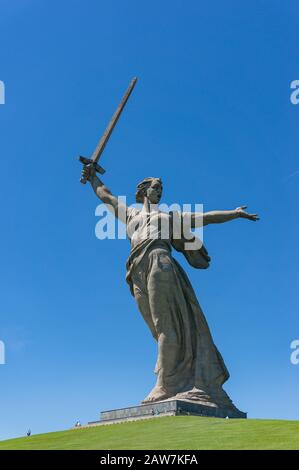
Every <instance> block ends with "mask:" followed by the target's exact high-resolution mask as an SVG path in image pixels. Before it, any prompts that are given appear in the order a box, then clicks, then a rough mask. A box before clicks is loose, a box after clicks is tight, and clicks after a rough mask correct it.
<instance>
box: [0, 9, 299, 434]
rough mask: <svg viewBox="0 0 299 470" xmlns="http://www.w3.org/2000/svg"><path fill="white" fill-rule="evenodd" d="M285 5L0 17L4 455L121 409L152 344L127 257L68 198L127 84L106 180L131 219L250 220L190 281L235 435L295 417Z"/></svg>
mask: <svg viewBox="0 0 299 470" xmlns="http://www.w3.org/2000/svg"><path fill="white" fill-rule="evenodd" d="M298 43H299V13H298V2H297V1H295V0H288V1H287V2H283V1H278V0H250V1H249V0H247V1H243V2H240V1H238V0H226V1H225V2H224V1H222V0H213V1H210V2H206V1H203V0H188V1H186V0H184V1H183V0H164V1H160V0H151V1H150V2H148V1H144V0H125V1H122V0H109V1H103V0H97V1H96V0H84V1H83V0H80V1H79V0H59V1H58V0H51V1H50V0H43V1H39V0H23V1H20V0H1V1H0V80H2V81H3V82H4V83H5V86H6V103H5V105H1V106H0V154H1V234H0V237H1V261H0V263H1V264H0V266H1V270H0V290H1V295H0V340H2V341H4V343H5V345H6V364H5V365H0V438H1V439H5V438H9V437H13V436H19V435H24V434H25V433H26V431H27V429H28V428H31V430H32V432H33V433H39V432H47V431H54V430H61V429H66V428H69V427H71V426H72V425H73V424H74V422H75V421H76V420H77V419H80V420H81V421H82V423H84V422H87V421H91V420H96V419H98V417H99V412H100V411H101V410H105V409H113V408H119V407H125V406H130V405H135V404H137V403H139V402H140V401H141V400H142V399H143V398H144V397H145V396H146V395H147V394H148V392H149V391H150V390H151V388H152V387H153V385H154V383H155V376H154V373H153V369H154V365H155V360H156V354H157V351H156V344H155V343H154V341H153V339H152V337H151V335H150V333H149V331H148V329H147V327H146V325H145V324H144V322H143V320H142V318H141V315H140V314H139V312H138V310H137V307H136V305H135V301H134V299H133V297H132V296H131V295H130V294H129V289H128V286H127V284H126V282H125V261H126V258H127V256H128V254H129V242H128V241H127V240H102V241H100V240H98V239H97V238H96V237H95V233H94V229H95V224H96V222H97V220H98V219H97V217H96V216H95V208H96V205H97V203H98V202H99V201H98V200H97V199H96V197H95V196H94V194H93V192H92V190H91V188H90V187H89V185H87V186H86V187H85V186H83V185H80V183H79V176H80V170H81V168H80V164H79V162H78V161H77V156H78V155H79V154H83V155H87V156H88V155H89V154H91V152H92V151H93V149H94V147H95V145H96V143H97V140H98V139H99V137H100V136H101V134H102V132H103V130H104V129H105V126H106V124H107V122H108V120H109V119H110V117H111V115H112V113H113V111H114V110H115V108H116V106H117V104H118V102H119V100H120V98H121V96H122V94H123V93H124V91H125V89H126V87H127V86H128V83H129V81H130V80H131V78H132V77H133V76H135V75H137V76H138V77H139V82H138V84H137V86H136V88H135V90H134V93H133V95H132V97H131V99H130V101H129V103H128V105H127V107H126V109H125V111H124V113H123V115H122V117H121V119H120V121H119V123H118V125H117V128H116V129H115V132H114V133H113V135H112V137H111V140H110V142H109V144H108V145H107V147H106V149H105V152H104V154H103V158H102V165H103V166H104V167H105V168H106V170H107V172H106V174H105V175H104V177H103V180H104V181H105V183H106V184H107V186H108V187H109V188H110V189H111V190H112V191H113V192H115V193H116V194H121V195H126V196H127V198H128V203H129V204H131V203H133V202H134V193H135V187H136V184H137V183H138V182H139V181H140V180H141V179H142V178H144V177H146V176H151V175H154V176H161V177H162V179H163V183H164V194H163V202H167V203H172V202H178V203H203V204H204V209H205V210H213V209H234V208H235V207H237V206H239V205H241V204H248V206H249V207H248V209H249V210H251V211H253V212H255V211H257V212H259V214H260V216H261V221H260V222H257V223H253V222H249V221H245V220H237V221H233V222H231V223H228V224H224V225H213V226H208V227H207V228H206V229H205V232H204V240H205V244H206V246H207V248H208V250H209V253H210V255H211V257H212V263H211V267H210V269H209V270H207V271H205V270H195V269H192V268H190V267H189V266H187V264H186V262H185V260H184V259H183V258H182V257H181V256H180V255H176V256H177V259H178V260H179V261H180V262H181V263H182V265H183V267H184V268H185V269H186V271H187V273H188V275H189V277H190V280H191V281H192V284H193V286H194V288H195V290H196V292H197V295H198V298H199V301H200V303H201V305H202V307H203V310H204V312H205V314H206V317H207V320H208V322H209V325H210V327H211V330H212V334H213V337H214V341H215V343H216V344H217V346H218V348H219V350H220V351H221V353H222V355H223V357H224V359H225V362H226V364H227V367H228V369H229V371H230V373H231V378H230V379H229V381H228V382H227V383H226V386H225V389H226V390H227V392H228V393H229V394H230V396H231V397H232V399H233V401H234V402H235V404H236V405H237V406H238V407H239V408H240V409H241V410H244V411H247V412H248V417H249V418H281V419H299V403H298V380H299V365H298V366H295V365H292V364H291V362H290V355H291V349H290V343H291V341H293V340H294V339H299V321H298V261H299V250H298V237H299V221H298V196H299V191H298V185H299V160H298V142H299V140H298V137H299V131H298V122H299V105H297V106H296V105H293V104H291V101H290V93H291V90H290V83H291V81H292V80H296V79H299V62H298Z"/></svg>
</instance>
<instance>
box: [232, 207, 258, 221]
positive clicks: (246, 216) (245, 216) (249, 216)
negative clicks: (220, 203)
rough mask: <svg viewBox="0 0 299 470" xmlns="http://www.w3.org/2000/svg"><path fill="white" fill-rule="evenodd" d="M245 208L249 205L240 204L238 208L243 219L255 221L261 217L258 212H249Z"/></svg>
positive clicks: (239, 215)
mask: <svg viewBox="0 0 299 470" xmlns="http://www.w3.org/2000/svg"><path fill="white" fill-rule="evenodd" d="M245 209H247V206H240V207H237V208H236V212H237V214H238V217H241V218H243V219H249V220H253V221H254V222H256V221H257V220H259V219H260V218H259V216H258V214H248V212H246V211H245Z"/></svg>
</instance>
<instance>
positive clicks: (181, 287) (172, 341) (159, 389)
mask: <svg viewBox="0 0 299 470" xmlns="http://www.w3.org/2000/svg"><path fill="white" fill-rule="evenodd" d="M135 82H136V79H135ZM134 85H135V83H134V84H133V86H134ZM131 91H132V84H131V90H130V92H131ZM127 97H128V92H127ZM126 99H127V98H126ZM122 108H123V106H122ZM122 108H121V109H122ZM120 112H121V111H120ZM120 112H119V114H120ZM119 114H118V116H117V117H116V118H117V119H118V117H119ZM114 121H115V115H114ZM114 125H115V122H114V123H113V126H114ZM108 127H109V126H108ZM110 128H111V124H110ZM107 129H108V128H107ZM111 130H112V129H111ZM111 130H110V133H109V132H107V131H106V133H104V137H105V135H106V137H107V134H108V138H109V135H110V134H111ZM101 142H102V143H101ZM106 142H107V138H106V140H105V139H104V142H103V138H102V139H101V141H100V143H99V145H98V147H97V149H96V151H95V153H94V155H93V158H92V160H89V159H85V158H84V157H80V160H81V162H82V163H83V164H84V166H83V170H82V175H81V182H83V183H86V182H87V181H89V182H90V184H91V186H92V188H93V190H94V192H95V194H96V195H97V197H98V198H99V199H100V200H101V201H102V202H103V203H105V204H106V205H107V207H108V208H109V209H110V210H112V211H113V213H114V214H115V216H116V217H119V218H120V219H121V220H122V221H123V222H125V223H126V224H127V233H128V237H129V239H130V242H131V253H130V256H129V258H128V261H127V275H126V279H127V282H128V284H129V286H130V290H131V293H132V295H133V296H134V298H135V300H136V303H137V306H138V308H139V310H140V313H141V315H142V316H143V318H144V320H145V322H146V324H147V326H148V328H149V329H150V331H151V333H152V335H153V337H154V339H155V340H156V341H157V343H158V358H157V363H156V367H155V373H156V374H157V382H156V385H155V387H154V388H153V390H151V392H150V393H149V394H148V396H147V397H146V398H145V399H144V400H143V402H142V403H144V404H147V403H154V402H158V401H163V400H168V399H171V398H175V399H181V400H192V401H195V402H198V403H201V404H204V405H207V406H214V407H220V408H224V409H226V410H232V411H236V412H239V411H238V410H237V409H236V408H235V406H234V405H233V403H232V401H231V400H230V398H229V397H228V395H227V394H226V392H225V391H224V390H223V388H222V385H223V384H224V382H225V381H226V380H227V379H228V378H229V373H228V370H227V368H226V366H225V363H224V361H223V359H222V356H221V354H220V352H219V351H218V349H217V347H216V346H215V344H214V342H213V338H212V335H211V333H210V330H209V326H208V324H207V321H206V319H205V316H204V314H203V312H202V309H201V307H200V305H199V303H198V300H197V298H196V295H195V292H194V290H193V288H192V285H191V283H190V281H189V279H188V277H187V275H186V273H185V272H184V270H183V268H182V267H181V266H180V265H179V263H178V262H177V261H176V260H175V259H174V258H173V256H172V248H174V249H176V250H178V251H182V252H183V253H184V255H185V256H186V259H187V261H188V262H189V263H190V264H191V265H192V266H194V267H196V268H207V267H208V266H209V261H210V258H209V256H208V253H207V251H206V249H205V247H204V246H201V247H200V248H199V249H196V250H193V251H192V250H191V251H189V252H188V250H186V249H184V241H185V240H184V238H183V237H181V238H180V239H177V238H175V237H174V233H173V227H174V225H175V223H174V218H175V214H174V213H173V212H169V213H167V212H163V211H161V210H160V209H159V206H158V205H159V202H160V199H161V196H162V189H163V185H162V181H161V179H160V178H154V177H149V178H145V179H144V180H143V181H141V182H140V183H139V184H138V186H137V191H136V202H138V203H142V208H141V209H137V208H133V207H125V206H123V205H122V204H121V202H120V201H119V199H118V198H117V197H116V196H114V195H113V194H112V193H111V191H110V190H109V189H108V188H107V187H106V186H105V185H104V183H103V182H102V181H101V180H100V179H99V178H98V177H97V175H96V172H99V173H103V172H104V170H103V169H102V168H101V167H99V166H98V165H97V161H98V159H99V155H100V153H101V151H102V149H103V146H104V145H105V144H106ZM101 170H103V171H101ZM245 209H246V206H241V207H237V208H236V209H234V210H228V211H212V212H206V213H198V212H193V213H186V212H182V213H179V214H176V216H177V215H179V224H184V222H185V219H186V220H188V221H191V227H190V229H193V228H197V227H199V226H207V225H209V224H218V223H223V222H228V221H231V220H234V219H237V218H242V219H247V220H251V221H257V220H258V216H257V214H249V213H247V212H246V211H245ZM176 218H177V217H176ZM163 224H164V227H165V225H166V226H168V227H169V231H168V234H167V236H165V233H162V232H163V230H162V226H163ZM153 232H154V233H153ZM239 413H241V412H239Z"/></svg>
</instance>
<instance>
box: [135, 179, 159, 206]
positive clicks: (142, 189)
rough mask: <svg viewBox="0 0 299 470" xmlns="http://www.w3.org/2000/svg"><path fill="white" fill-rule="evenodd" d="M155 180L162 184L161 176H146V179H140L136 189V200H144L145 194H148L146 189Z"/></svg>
mask: <svg viewBox="0 0 299 470" xmlns="http://www.w3.org/2000/svg"><path fill="white" fill-rule="evenodd" d="M154 180H157V181H159V183H160V184H161V186H162V180H161V178H155V177H154V176H149V177H148V178H144V180H142V181H140V183H139V184H138V185H137V189H136V195H135V197H136V202H141V203H142V202H143V200H144V196H145V195H146V190H147V189H148V188H149V187H150V185H151V184H152V182H153V181H154Z"/></svg>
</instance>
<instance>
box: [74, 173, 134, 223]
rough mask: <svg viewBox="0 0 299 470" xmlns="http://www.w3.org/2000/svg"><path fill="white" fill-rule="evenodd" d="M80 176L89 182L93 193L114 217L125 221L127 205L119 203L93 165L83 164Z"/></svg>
mask: <svg viewBox="0 0 299 470" xmlns="http://www.w3.org/2000/svg"><path fill="white" fill-rule="evenodd" d="M82 176H83V177H85V178H86V179H87V180H88V181H89V182H90V184H91V186H92V189H93V190H94V192H95V194H96V195H97V196H98V198H99V199H101V201H102V202H103V203H104V204H105V205H106V206H107V208H108V209H109V210H110V211H111V212H112V213H113V214H114V215H115V217H118V218H119V219H120V220H121V221H122V222H124V223H126V215H127V207H126V206H125V204H122V203H120V202H119V199H118V197H116V196H114V195H113V194H112V193H111V191H110V189H108V188H107V186H105V185H104V183H103V182H102V181H101V180H100V179H99V178H98V177H97V176H96V172H95V170H94V168H93V165H84V166H83V169H82Z"/></svg>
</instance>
